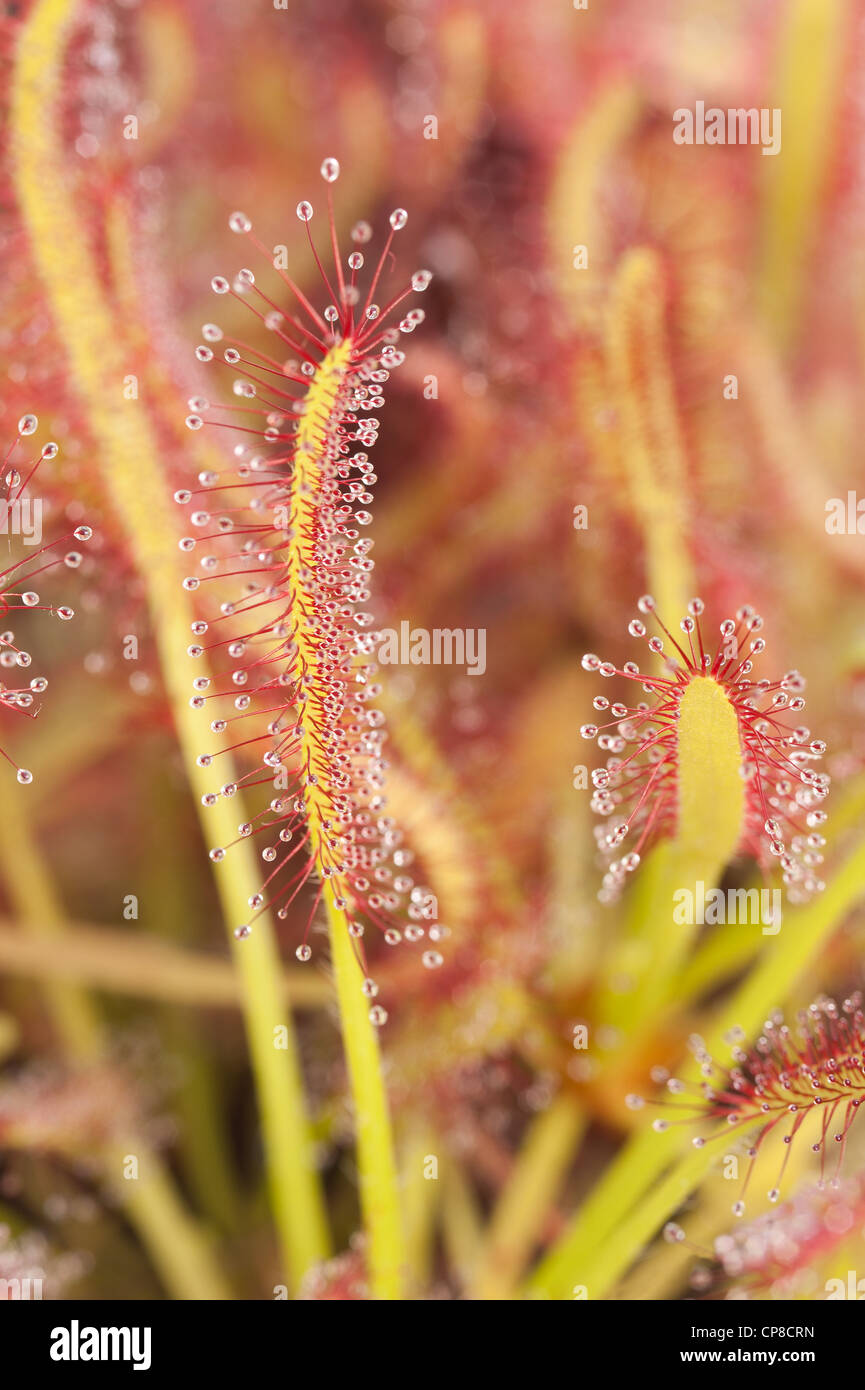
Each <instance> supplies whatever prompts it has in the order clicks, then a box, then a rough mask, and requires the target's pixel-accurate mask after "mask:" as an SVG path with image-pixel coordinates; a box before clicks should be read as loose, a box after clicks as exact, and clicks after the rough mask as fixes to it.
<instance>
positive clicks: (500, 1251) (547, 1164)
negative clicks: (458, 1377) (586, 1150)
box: [470, 1090, 586, 1299]
mask: <svg viewBox="0 0 865 1390" xmlns="http://www.w3.org/2000/svg"><path fill="white" fill-rule="evenodd" d="M585 1123H586V1122H585V1118H584V1116H583V1114H582V1112H581V1110H580V1106H579V1103H578V1100H577V1097H576V1096H575V1094H574V1092H573V1091H571V1090H565V1091H563V1092H562V1093H561V1095H558V1096H556V1098H555V1100H554V1101H553V1102H552V1104H551V1105H550V1106H549V1107H548V1109H546V1110H545V1111H544V1112H543V1114H541V1115H539V1116H538V1118H537V1119H536V1120H535V1121H534V1123H533V1125H532V1126H531V1129H530V1130H529V1133H528V1135H527V1136H526V1138H525V1139H524V1141H523V1144H522V1148H521V1149H520V1152H519V1154H518V1155H517V1158H516V1162H515V1164H514V1169H513V1172H512V1173H511V1176H510V1178H509V1179H508V1182H507V1183H506V1185H505V1188H504V1190H503V1191H502V1194H501V1196H500V1197H499V1200H498V1203H497V1205H496V1207H495V1209H494V1211H493V1214H492V1217H491V1219H490V1222H489V1225H488V1227H487V1231H486V1235H485V1239H484V1244H483V1248H482V1250H481V1252H480V1255H479V1260H478V1266H477V1268H476V1269H475V1271H474V1278H473V1280H472V1292H471V1295H470V1296H471V1297H473V1298H479V1299H509V1298H512V1297H513V1287H514V1285H515V1284H516V1282H517V1281H518V1279H519V1277H520V1275H521V1273H522V1271H523V1268H524V1266H525V1264H526V1261H527V1260H528V1258H529V1256H530V1255H531V1252H532V1247H533V1246H534V1244H535V1243H536V1242H537V1241H538V1239H539V1233H540V1232H542V1230H543V1220H544V1217H545V1216H546V1215H547V1213H548V1212H549V1211H550V1210H551V1209H552V1206H553V1203H554V1202H555V1200H556V1193H557V1190H558V1188H559V1186H560V1184H561V1182H562V1178H563V1176H564V1174H565V1171H566V1169H567V1166H568V1164H569V1163H570V1162H571V1160H572V1158H573V1156H574V1153H575V1151H576V1149H577V1146H578V1144H579V1142H580V1136H581V1135H582V1133H583V1131H584V1129H585Z"/></svg>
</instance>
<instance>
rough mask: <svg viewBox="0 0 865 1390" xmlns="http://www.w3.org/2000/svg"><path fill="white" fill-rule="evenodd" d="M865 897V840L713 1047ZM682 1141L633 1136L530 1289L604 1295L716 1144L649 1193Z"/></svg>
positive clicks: (793, 920) (783, 989) (723, 1020)
mask: <svg viewBox="0 0 865 1390" xmlns="http://www.w3.org/2000/svg"><path fill="white" fill-rule="evenodd" d="M863 898H865V842H862V841H860V842H859V843H858V845H857V846H856V848H855V849H854V850H853V851H852V852H851V853H850V855H849V856H848V858H847V859H846V860H845V862H844V863H843V864H842V865H841V866H840V867H839V868H838V869H837V871H836V873H835V874H834V876H833V877H832V878H831V879H830V880H829V882H828V885H827V887H826V890H825V892H824V893H823V894H822V895H821V896H820V897H819V898H818V899H817V900H816V901H815V902H813V903H811V904H809V905H808V906H807V907H803V908H797V909H795V910H793V911H790V912H788V915H787V917H786V918H785V922H784V926H783V927H782V931H781V934H780V935H779V936H778V937H775V938H773V939H772V941H771V943H770V944H769V945H768V946H767V948H766V951H765V953H764V955H763V957H762V958H761V960H760V961H759V962H758V963H757V965H756V966H755V967H754V969H753V970H752V971H751V973H750V975H749V976H748V978H747V980H745V982H744V983H743V985H742V986H741V988H740V989H739V990H738V991H737V992H736V994H735V995H734V997H733V999H732V1000H730V1001H729V1002H728V1003H726V1004H725V1005H724V1007H723V1010H722V1011H721V1014H720V1016H719V1019H718V1022H717V1023H716V1025H715V1027H714V1028H713V1029H712V1031H711V1034H710V1036H709V1038H708V1039H707V1044H706V1045H707V1047H708V1049H709V1051H710V1052H718V1051H719V1050H721V1049H722V1047H723V1036H724V1034H725V1033H726V1032H727V1031H728V1030H729V1028H731V1027H732V1026H733V1025H738V1026H740V1027H742V1028H743V1029H744V1030H745V1032H746V1033H748V1034H753V1033H754V1032H755V1031H756V1030H757V1029H758V1028H759V1026H760V1024H761V1022H762V1020H763V1019H764V1018H765V1017H766V1015H767V1014H768V1013H770V1012H771V1010H772V1009H773V1008H776V1007H777V1005H778V1003H779V1002H780V1001H782V1000H784V998H785V997H786V996H787V994H788V993H789V992H790V990H791V989H792V988H793V987H794V986H795V984H796V982H797V981H798V980H799V979H801V977H802V976H803V975H804V973H805V971H806V970H807V968H808V965H809V964H810V962H811V961H812V960H813V959H814V957H815V956H816V955H817V954H818V953H819V951H820V948H821V946H822V945H823V943H824V942H825V941H826V940H827V939H828V938H829V936H830V935H831V934H832V932H833V931H835V930H836V929H837V928H838V927H839V926H840V924H841V922H842V921H843V919H844V916H845V915H846V914H847V913H848V912H849V911H850V910H851V908H852V907H854V906H855V905H856V904H857V903H858V902H860V901H861V900H862V899H863ZM689 1070H690V1068H685V1069H683V1072H682V1074H683V1076H685V1077H687V1076H688V1074H689ZM681 1144H682V1136H681V1135H680V1134H677V1133H676V1132H675V1131H674V1130H672V1129H671V1130H668V1131H667V1132H666V1133H665V1134H655V1133H654V1132H652V1131H648V1130H647V1131H643V1132H641V1133H640V1134H638V1135H637V1136H635V1137H634V1138H633V1139H632V1140H631V1141H630V1143H628V1144H627V1145H626V1147H625V1148H624V1149H623V1151H622V1153H621V1154H620V1155H619V1157H618V1158H617V1159H616V1161H615V1163H614V1164H613V1165H612V1166H611V1167H610V1168H609V1169H608V1170H607V1173H606V1174H605V1176H604V1178H603V1180H602V1181H601V1182H600V1183H598V1184H597V1186H596V1187H595V1189H594V1191H593V1192H592V1195H591V1197H590V1198H589V1200H588V1201H587V1202H586V1203H585V1205H584V1206H583V1208H582V1209H581V1210H580V1211H579V1212H578V1213H577V1215H576V1216H575V1218H574V1220H573V1222H572V1223H571V1224H570V1226H569V1227H568V1229H567V1231H565V1233H564V1235H563V1236H562V1238H561V1239H560V1240H559V1241H557V1242H556V1244H555V1245H554V1246H553V1247H552V1249H551V1250H550V1251H549V1252H548V1253H547V1255H546V1256H545V1258H544V1259H543V1261H542V1262H541V1264H540V1266H539V1267H538V1269H537V1270H536V1271H535V1274H534V1275H533V1277H532V1279H531V1280H530V1285H529V1292H530V1293H534V1294H535V1295H536V1296H540V1297H548V1298H568V1297H569V1296H570V1294H569V1290H570V1289H571V1288H572V1287H573V1285H574V1284H576V1283H581V1284H586V1285H588V1286H590V1289H589V1291H590V1296H591V1297H592V1298H602V1297H603V1296H604V1294H605V1293H606V1292H607V1290H608V1289H609V1288H610V1287H611V1285H612V1284H613V1283H614V1282H615V1280H616V1279H617V1278H618V1276H619V1275H620V1274H621V1273H622V1272H623V1271H624V1270H625V1269H627V1267H628V1265H629V1264H630V1262H631V1261H632V1260H633V1258H634V1257H635V1256H636V1254H637V1253H638V1251H639V1250H640V1248H641V1247H642V1246H643V1245H644V1244H645V1242H646V1240H648V1239H649V1237H650V1236H651V1235H652V1234H653V1233H654V1231H655V1230H657V1227H658V1226H659V1225H660V1224H661V1223H662V1222H663V1221H664V1220H665V1219H666V1218H667V1217H668V1216H669V1215H670V1213H671V1212H672V1211H674V1210H675V1208H676V1206H677V1205H679V1203H680V1202H681V1201H682V1200H683V1198H684V1197H685V1196H686V1195H687V1193H688V1191H691V1190H692V1189H693V1186H694V1185H695V1184H696V1183H697V1182H698V1181H699V1179H700V1176H701V1175H702V1173H703V1172H704V1171H705V1168H706V1166H707V1165H708V1164H709V1163H710V1162H711V1161H712V1153H711V1145H707V1146H706V1148H703V1149H699V1150H695V1151H694V1152H693V1153H689V1154H687V1155H686V1157H685V1158H684V1159H682V1160H681V1161H680V1162H679V1163H678V1165H677V1167H676V1168H674V1169H673V1171H672V1173H671V1174H670V1176H669V1178H668V1179H666V1180H665V1181H664V1182H663V1183H662V1184H661V1185H660V1186H659V1187H658V1188H656V1189H654V1190H653V1191H651V1197H650V1198H648V1197H647V1195H646V1194H647V1193H649V1192H650V1190H652V1189H653V1188H654V1184H655V1183H656V1181H657V1178H658V1176H659V1174H660V1173H662V1172H663V1170H664V1169H665V1168H666V1167H667V1165H668V1164H669V1163H670V1161H671V1160H675V1159H676V1157H677V1152H678V1148H679V1147H680V1146H681ZM700 1159H702V1166H701V1165H700V1163H699V1162H698V1160H700ZM683 1184H684V1187H683ZM689 1184H690V1185H689Z"/></svg>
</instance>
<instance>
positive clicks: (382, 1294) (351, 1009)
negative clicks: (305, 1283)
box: [325, 894, 405, 1299]
mask: <svg viewBox="0 0 865 1390" xmlns="http://www.w3.org/2000/svg"><path fill="white" fill-rule="evenodd" d="M325 901H326V902H327V921H328V931H329V934H330V958H331V962H332V965H333V973H334V979H335V982H336V994H337V1001H338V1003H339V1017H340V1027H341V1028H342V1041H343V1047H344V1049H345V1058H346V1063H347V1066H348V1075H349V1082H350V1086H351V1095H352V1101H353V1104H354V1124H355V1140H356V1145H357V1171H358V1183H359V1187H360V1206H361V1213H362V1215H363V1221H364V1227H365V1230H366V1237H367V1251H366V1258H367V1269H368V1273H369V1283H370V1293H371V1296H372V1297H373V1298H378V1299H399V1298H401V1297H402V1289H403V1274H404V1263H405V1255H404V1238H403V1229H402V1214H401V1211H400V1200H399V1186H398V1179H397V1166H396V1158H395V1156H394V1146H393V1134H392V1131H391V1122H390V1112H389V1110H388V1103H387V1091H386V1088H385V1083H384V1077H383V1076H382V1070H381V1055H380V1052H379V1044H378V1037H377V1035H376V1032H375V1028H374V1026H373V1024H372V1023H371V1022H370V1017H369V1004H368V1002H367V1000H366V998H365V996H364V994H363V992H362V989H361V985H362V983H363V972H362V970H361V968H360V965H359V963H358V960H357V957H356V956H355V953H354V947H353V945H352V939H351V937H350V936H349V934H348V932H347V931H346V926H345V921H344V920H343V918H342V916H341V914H340V913H339V912H337V911H336V909H335V908H333V906H332V905H331V900H330V896H329V895H328V894H325Z"/></svg>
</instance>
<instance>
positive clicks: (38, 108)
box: [11, 0, 329, 1280]
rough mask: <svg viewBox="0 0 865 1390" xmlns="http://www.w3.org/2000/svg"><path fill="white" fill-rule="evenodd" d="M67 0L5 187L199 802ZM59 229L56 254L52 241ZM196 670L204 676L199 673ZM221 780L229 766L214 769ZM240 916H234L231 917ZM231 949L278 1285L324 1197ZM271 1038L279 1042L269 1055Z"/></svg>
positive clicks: (258, 967) (316, 1245)
mask: <svg viewBox="0 0 865 1390" xmlns="http://www.w3.org/2000/svg"><path fill="white" fill-rule="evenodd" d="M77 8H78V7H77V5H76V3H75V0H37V3H36V4H35V5H34V7H33V9H32V11H31V13H30V17H29V20H28V22H27V24H26V26H25V28H24V29H23V31H22V34H21V38H20V41H19V45H18V54H17V63H16V68H15V74H14V80H13V86H12V103H11V105H12V111H11V145H12V152H11V153H12V163H13V166H14V169H15V174H16V191H17V196H18V201H19V204H20V209H21V214H22V218H23V221H24V223H25V225H26V227H27V230H28V233H29V236H30V240H31V246H32V251H33V256H34V259H35V262H36V265H37V267H38V270H39V273H40V275H41V277H42V280H43V283H44V285H45V288H46V291H47V294H48V297H49V301H50V304H51V308H52V311H53V314H54V317H55V320H56V323H57V327H58V330H59V332H60V335H61V337H62V340H63V343H64V345H65V349H66V353H67V356H68V360H69V364H70V367H71V370H72V375H73V378H74V381H75V384H76V386H77V388H78V390H79V392H80V394H81V398H82V402H83V405H84V408H85V414H86V417H87V421H88V425H89V428H90V431H91V433H92V435H93V438H94V439H95V440H96V441H97V444H98V448H97V449H96V451H95V452H96V454H97V460H98V463H99V466H100V467H101V469H102V473H103V480H104V484H105V488H106V492H107V494H108V497H109V500H110V502H111V504H112V506H113V508H114V510H115V512H116V514H117V516H119V518H120V520H121V522H122V524H123V526H124V529H125V531H126V535H127V538H128V542H129V546H130V549H131V551H132V554H133V556H134V559H135V562H136V566H137V569H138V572H139V573H140V575H141V577H142V580H143V582H144V583H145V585H146V589H147V600H148V604H149V608H150V612H151V616H152V621H153V628H154V632H155V635H156V640H157V644H158V650H159V656H160V661H161V664H162V669H163V673H164V676H165V683H166V687H167V692H168V696H169V699H170V701H171V706H172V709H173V713H174V718H175V723H176V727H177V734H178V738H179V741H180V744H181V747H182V750H183V753H184V758H185V763H186V767H187V771H188V775H189V779H190V782H191V784H192V787H193V791H194V792H195V794H196V796H197V799H198V801H199V805H200V798H201V795H202V793H203V792H204V791H209V790H210V787H209V785H207V784H206V777H205V775H204V773H203V772H202V770H200V769H198V767H197V764H196V758H197V755H198V754H199V753H200V751H201V727H200V724H199V722H198V720H197V717H196V716H195V714H194V712H193V711H192V710H191V709H190V707H189V690H190V687H191V680H192V675H193V670H192V663H191V662H190V660H189V659H188V658H187V657H186V655H185V649H186V647H187V645H188V643H189V628H190V622H191V619H192V616H193V615H192V613H191V611H190V609H189V606H188V603H187V601H186V599H185V596H184V594H183V591H182V589H181V588H180V584H179V580H180V573H179V570H178V568H177V563H176V551H173V549H172V537H173V536H174V535H175V534H176V529H177V528H176V524H175V518H174V515H173V513H172V510H171V507H170V504H169V483H168V478H167V476H166V475H165V473H164V471H163V469H162V467H161V464H160V449H159V445H158V442H157V439H156V437H155V435H154V432H153V430H152V429H151V427H150V425H149V422H148V419H147V415H146V411H145V409H144V408H143V406H142V404H141V403H140V402H138V401H128V400H125V399H124V397H123V391H122V385H123V381H124V379H125V377H126V376H127V374H128V372H129V371H131V370H132V369H133V367H134V366H135V365H136V364H135V362H134V359H133V358H132V357H131V354H130V352H129V350H128V348H127V346H126V345H125V343H124V342H123V340H122V337H121V336H120V335H119V334H118V325H117V323H116V322H115V319H114V316H113V315H112V313H111V311H110V308H109V306H108V304H107V302H106V301H105V298H104V296H103V295H102V293H101V292H100V288H99V275H98V270H97V265H96V263H95V259H94V255H93V252H92V249H91V246H90V244H89V241H88V238H87V235H86V232H85V229H84V227H83V225H82V223H81V219H80V217H79V215H78V209H77V207H76V204H75V200H74V196H73V189H72V185H71V182H70V176H69V171H68V167H67V161H66V158H65V152H64V149H63V145H62V141H61V138H60V135H59V131H58V121H57V107H58V102H59V93H60V82H61V71H62V63H63V57H64V52H65V45H66V41H67V38H68V35H69V31H70V28H71V26H72V24H73V22H74V20H75V17H76V13H77ZM61 229H62V238H63V245H62V255H61V254H59V253H58V236H59V235H61ZM194 674H196V675H202V674H204V672H203V670H202V667H201V663H199V664H198V666H196V667H195V669H194ZM226 775H227V776H228V777H229V778H230V776H231V773H230V769H229V768H228V767H226ZM236 815H237V812H236V811H235V812H234V813H232V811H231V809H230V808H229V805H228V803H227V802H225V801H224V800H222V799H220V800H219V801H218V803H217V805H216V806H214V807H213V808H212V811H211V812H210V813H209V815H208V818H207V820H206V821H205V822H204V824H205V835H207V836H209V835H210V834H211V833H214V834H215V835H216V836H219V837H220V839H221V842H222V843H225V842H228V841H230V840H232V839H234V837H235V817H236ZM220 867H221V873H220V874H219V876H218V879H217V882H218V886H219V890H220V896H221V898H222V903H223V908H224V911H225V916H226V922H227V925H228V927H229V930H230V929H231V928H232V927H233V926H234V925H236V924H238V923H239V922H242V921H243V920H244V916H245V915H246V912H247V908H246V903H247V900H248V898H249V897H250V896H251V895H252V894H253V893H254V892H255V891H256V890H257V887H258V872H257V865H256V863H255V859H254V856H253V853H252V849H251V846H249V845H248V844H247V843H246V842H245V841H243V842H241V844H240V845H238V846H237V850H236V852H232V854H231V855H229V856H228V857H227V859H226V862H225V863H224V864H223V865H221V866H220ZM241 913H242V914H243V915H242V916H239V915H238V914H241ZM230 939H231V945H232V949H233V951H234V955H235V961H236V964H237V968H238V971H239V973H240V978H241V983H242V989H243V998H244V1014H245V1020H246V1030H247V1037H248V1041H249V1048H250V1055H251V1060H252V1069H253V1074H254V1076H255V1081H256V1089H257V1093H258V1101H259V1108H260V1112H261V1122H262V1130H263V1137H264V1147H265V1155H266V1161H267V1166H268V1181H269V1188H270V1194H271V1202H272V1205H273V1211H274V1217H275V1220H276V1225H277V1229H278V1232H279V1236H280V1241H281V1245H282V1251H283V1257H284V1260H285V1264H286V1267H287V1269H288V1271H289V1274H290V1277H292V1278H293V1279H294V1280H297V1279H298V1278H300V1276H301V1275H302V1273H303V1272H304V1270H306V1269H307V1268H308V1267H309V1266H310V1265H311V1264H313V1263H315V1262H317V1261H318V1260H320V1259H322V1258H323V1257H324V1256H325V1255H326V1254H327V1252H328V1248H329V1246H328V1237H327V1225H326V1217H325V1209H324V1201H323V1197H322V1193H321V1187H320V1183H319V1181H318V1176H317V1173H316V1169H315V1161H314V1152H313V1146H312V1140H311V1136H310V1132H309V1125H308V1120H307V1115H306V1106H305V1101H304V1096H303V1091H302V1086H301V1076H300V1064H299V1060H298V1057H297V1051H296V1046H295V1043H294V1038H293V1034H292V1032H291V1026H290V1020H289V1019H288V1017H287V1015H286V1012H285V1009H284V1006H283V1002H282V999H281V997H280V989H279V982H278V981H279V971H280V961H279V955H278V952H277V948H276V942H275V939H274V936H273V930H272V926H271V924H270V921H269V920H268V918H267V917H266V916H261V917H259V918H258V920H257V923H256V928H255V931H254V933H253V934H252V936H251V937H250V938H249V939H248V940H246V941H243V942H237V941H235V940H234V939H233V937H231V938H230ZM277 1030H281V1032H280V1034H279V1038H280V1044H281V1045H280V1046H277V1045H276V1038H277Z"/></svg>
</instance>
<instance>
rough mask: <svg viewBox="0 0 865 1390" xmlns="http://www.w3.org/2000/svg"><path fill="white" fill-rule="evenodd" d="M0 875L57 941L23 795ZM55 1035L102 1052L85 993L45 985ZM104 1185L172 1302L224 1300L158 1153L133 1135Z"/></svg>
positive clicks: (79, 1051)
mask: <svg viewBox="0 0 865 1390" xmlns="http://www.w3.org/2000/svg"><path fill="white" fill-rule="evenodd" d="M0 873H2V876H3V880H4V882H5V883H6V886H7V890H8V892H9V896H10V898H11V901H12V905H13V906H14V907H15V908H16V910H17V911H19V912H20V913H21V914H22V916H23V917H24V920H25V922H27V923H29V924H30V925H31V930H34V931H36V932H38V934H39V936H40V937H41V938H42V939H43V940H44V941H46V942H48V941H53V940H54V939H55V938H58V937H62V934H63V930H64V921H63V911H62V908H61V906H60V903H59V901H58V899H57V896H56V894H55V892H54V888H53V884H52V881H51V877H50V875H49V872H48V869H47V866H46V865H45V864H44V863H43V862H42V857H41V855H40V852H39V847H38V844H37V841H36V838H35V836H34V835H33V833H32V830H31V827H30V823H29V821H28V818H27V814H26V807H25V804H24V798H23V797H22V798H19V799H18V801H17V802H16V804H15V807H14V809H13V807H12V806H11V805H10V803H9V801H8V800H7V801H6V802H5V805H4V814H3V818H2V824H0ZM43 988H44V991H45V995H46V999H47V1001H48V1005H49V1008H50V1010H51V1014H52V1016H53V1019H54V1024H55V1027H56V1029H57V1032H58V1034H59V1036H60V1037H61V1039H62V1040H63V1043H64V1045H65V1047H66V1050H67V1052H68V1053H69V1055H70V1057H72V1058H73V1059H75V1060H76V1061H79V1062H82V1063H85V1064H87V1063H91V1062H94V1061H95V1060H96V1059H97V1058H99V1057H101V1056H102V1055H103V1054H104V1052H105V1035H104V1031H103V1028H102V1024H101V1020H100V1018H99V1015H98V1013H97V1012H96V1010H95V1008H94V1006H93V1004H92V1003H91V1001H90V999H89V998H88V997H87V995H86V994H84V993H83V991H81V990H79V989H78V988H76V987H75V986H74V985H69V984H50V985H47V986H43ZM129 1153H132V1154H133V1155H134V1156H135V1157H136V1158H137V1159H138V1177H137V1178H135V1179H132V1180H129V1181H124V1180H122V1179H121V1178H120V1177H119V1174H120V1173H121V1172H123V1160H124V1159H125V1157H126V1156H127V1154H129ZM106 1159H107V1167H108V1175H109V1181H110V1182H111V1185H112V1187H113V1188H114V1189H115V1190H117V1192H118V1194H119V1196H120V1197H121V1199H122V1201H123V1203H124V1206H125V1207H126V1209H127V1211H128V1213H129V1215H130V1218H131V1220H132V1222H133V1224H134V1225H135V1226H136V1228H137V1230H138V1233H139V1235H140V1236H141V1239H142V1241H143V1243H144V1246H145V1248H146V1249H147V1252H148V1254H149V1256H150V1258H151V1260H152V1261H153V1264H154V1266H155V1268H156V1269H157V1271H158V1273H159V1275H160V1277H161V1279H162V1281H163V1283H164V1284H165V1287H166V1288H167V1289H168V1290H169V1292H170V1293H172V1294H173V1296H174V1297H175V1298H178V1299H228V1298H230V1297H231V1294H230V1291H229V1289H228V1287H227V1285H226V1283H225V1281H224V1280H223V1278H222V1275H221V1273H220V1271H219V1269H218V1268H217V1266H216V1264H215V1263H214V1262H213V1259H212V1255H211V1252H210V1249H209V1246H208V1243H207V1241H206V1240H205V1239H204V1237H203V1236H202V1234H201V1231H200V1229H199V1228H198V1226H197V1224H196V1223H195V1222H194V1221H193V1220H192V1219H191V1218H190V1217H189V1215H188V1213H187V1212H186V1210H185V1208H184V1207H183V1205H182V1204H181V1202H180V1201H179V1199H178V1196H177V1192H176V1190H175V1188H174V1185H173V1183H172V1181H171V1178H170V1177H169V1175H168V1173H167V1171H166V1170H165V1168H164V1167H163V1165H162V1162H161V1160H160V1159H159V1158H158V1156H157V1155H156V1154H154V1153H152V1152H150V1151H149V1150H148V1149H147V1147H146V1146H145V1145H144V1144H143V1143H142V1142H140V1141H139V1140H138V1139H137V1138H135V1137H134V1136H129V1137H128V1138H125V1139H124V1140H122V1141H121V1142H120V1143H118V1144H114V1145H112V1146H111V1147H110V1150H109V1152H108V1153H107V1155H106Z"/></svg>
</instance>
